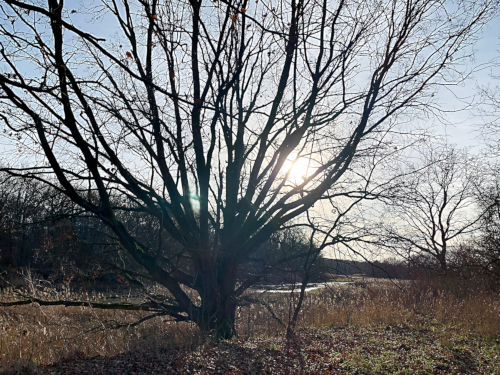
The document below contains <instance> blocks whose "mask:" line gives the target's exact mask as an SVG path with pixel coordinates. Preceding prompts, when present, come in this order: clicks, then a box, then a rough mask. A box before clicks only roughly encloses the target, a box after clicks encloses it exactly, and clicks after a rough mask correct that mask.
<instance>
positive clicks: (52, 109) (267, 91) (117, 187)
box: [0, 0, 496, 337]
mask: <svg viewBox="0 0 500 375" xmlns="http://www.w3.org/2000/svg"><path fill="white" fill-rule="evenodd" d="M495 6H496V2H495V1H489V0H485V1H459V2H457V3H453V4H451V5H450V4H448V2H447V1H431V0H409V1H406V2H400V1H387V2H378V1H357V2H354V1H344V0H340V1H329V0H325V1H322V2H317V1H304V0H290V1H281V0H280V1H274V2H269V3H263V2H258V1H257V2H255V3H253V2H248V1H247V0H242V1H236V2H227V1H223V0H220V1H212V2H207V3H205V2H202V1H201V0H191V1H189V2H187V1H177V0H173V1H158V0H149V1H146V0H137V1H132V0H130V1H129V0H122V1H117V0H103V1H102V3H101V4H100V5H99V6H98V7H95V8H92V9H71V8H66V7H65V5H64V2H63V1H62V0H61V1H57V0H47V1H46V2H45V3H44V2H43V1H17V0H5V1H4V2H3V3H2V4H1V5H0V9H1V12H2V21H1V24H0V53H1V55H2V60H3V61H2V63H1V69H2V74H0V103H1V104H0V106H1V119H2V120H3V123H4V126H5V129H6V131H7V134H10V133H11V135H10V138H9V139H11V141H12V144H14V143H16V144H17V149H12V150H11V149H9V150H11V151H12V157H10V158H8V164H7V166H6V167H4V168H2V170H4V171H7V172H8V173H10V174H11V175H15V176H23V177H27V178H34V179H38V180H40V181H44V182H46V183H47V184H51V185H53V186H54V187H55V188H57V189H59V191H60V192H61V193H63V194H65V195H67V196H68V197H70V198H71V199H72V200H73V202H75V203H76V204H78V205H79V206H80V207H82V208H83V209H84V210H86V211H88V212H89V213H91V214H93V215H95V216H96V217H98V218H99V219H100V220H102V221H103V222H104V223H105V224H106V225H107V226H108V227H109V228H110V230H111V232H112V233H113V235H114V237H115V239H116V241H118V242H119V243H120V244H121V246H122V248H123V251H124V252H126V253H127V254H128V255H129V256H130V257H131V258H133V259H134V260H135V262H136V263H137V264H138V265H139V266H140V267H142V273H141V274H140V275H142V277H144V278H148V279H149V280H151V281H153V282H156V283H159V284H161V285H163V286H164V287H165V288H167V289H168V290H169V292H170V293H171V297H169V298H164V299H160V298H159V297H158V298H156V297H155V298H156V299H155V298H153V296H152V297H151V298H152V302H151V303H150V304H149V305H147V306H142V308H143V309H144V310H150V311H153V312H154V314H153V315H155V314H156V315H158V314H164V315H171V316H173V317H174V318H175V319H178V320H190V321H194V322H196V324H197V325H198V326H199V327H200V328H201V329H202V330H205V331H209V330H214V331H215V332H217V335H218V336H219V337H230V336H232V335H233V334H234V319H235V311H236V306H237V304H238V299H239V298H240V296H241V295H242V293H244V291H245V290H246V289H247V288H249V287H250V286H251V285H252V284H253V283H255V282H257V281H258V280H259V279H260V278H261V277H262V275H252V276H251V277H249V278H248V279H246V280H243V281H241V282H237V275H238V270H239V267H240V266H241V265H242V264H243V263H245V262H247V261H248V259H249V257H250V256H251V254H252V253H253V252H254V251H256V249H258V247H259V246H260V245H261V244H263V243H264V242H265V241H266V240H268V239H269V238H270V236H271V235H272V234H273V233H274V232H275V231H276V230H278V229H279V228H280V227H282V226H283V225H284V224H286V223H290V222H291V221H293V220H297V219H298V218H300V217H301V215H303V214H304V213H305V212H306V211H307V210H309V209H310V208H311V207H312V206H313V205H314V204H315V203H316V202H318V201H319V200H321V199H323V198H326V199H328V198H329V191H331V189H334V188H335V187H336V186H345V185H346V184H348V181H349V179H350V178H353V176H356V171H355V170H354V169H353V168H352V167H353V166H354V165H355V163H356V162H357V163H360V161H361V159H362V158H363V157H364V156H366V155H369V154H370V153H371V152H372V151H373V149H374V148H376V147H378V145H379V144H380V142H382V140H383V138H384V136H385V134H386V133H387V132H388V131H389V130H390V129H391V128H393V127H394V126H396V125H397V122H398V119H403V120H404V119H405V118H404V116H412V117H411V118H413V117H414V116H415V115H416V114H418V113H419V112H420V111H426V110H432V106H429V100H430V98H431V97H432V96H433V93H434V92H435V89H436V88H437V86H438V85H441V84H447V85H450V84H453V83H456V82H458V81H460V80H461V79H462V78H463V75H462V74H461V73H460V72H459V70H458V69H457V68H458V67H459V65H458V63H460V61H461V60H462V59H464V58H466V57H468V55H469V52H468V51H469V49H468V47H469V46H470V45H471V44H472V43H473V42H474V35H475V34H476V33H477V31H478V30H480V29H481V27H482V26H483V25H484V23H485V22H487V21H488V20H489V19H490V18H491V17H492V16H493V14H494V12H496V9H495ZM89 16H90V17H94V18H95V19H101V20H102V21H103V23H105V24H106V27H104V26H103V27H102V30H101V29H100V28H99V27H96V26H95V25H94V24H87V23H85V21H86V20H87V19H86V17H89ZM110 28H112V29H113V31H112V32H110V31H109V29H110ZM402 116H403V117H402ZM408 118H409V117H406V119H408ZM403 122H404V121H403ZM300 165H302V167H300V168H299V166H300ZM299 169H301V171H300V172H299ZM339 184H340V185H339ZM342 184H343V185H342ZM89 191H90V193H89ZM113 196H125V197H127V199H128V201H129V203H128V204H126V205H125V207H124V205H121V206H117V205H115V204H113V199H112V197H113ZM125 209H133V210H136V211H142V212H144V213H145V214H147V215H150V216H151V217H153V218H154V219H155V220H156V221H157V223H158V228H159V229H158V237H159V238H161V236H162V233H168V234H169V235H170V236H171V238H173V239H174V240H175V241H176V243H177V246H171V247H168V248H166V247H164V246H160V245H159V246H158V247H156V248H151V247H148V246H146V245H145V244H144V243H142V242H141V241H139V240H138V239H137V238H134V236H132V235H131V233H130V232H129V231H127V228H126V227H125V226H124V225H123V223H122V222H121V221H120V220H119V215H118V213H119V212H120V211H121V210H125ZM159 242H160V243H161V240H159ZM123 272H124V273H126V272H127V270H123ZM127 275H128V276H129V277H132V276H134V275H132V274H131V273H128V274H127ZM188 289H191V290H194V291H195V292H196V293H194V294H192V293H188V292H187V290H188ZM193 295H197V296H198V297H199V300H200V301H201V302H197V301H198V299H197V298H196V297H193V298H191V296H193ZM94 306H95V307H102V308H106V306H105V304H100V305H99V306H98V305H97V304H96V305H94ZM130 308H132V307H130ZM153 315H152V316H153Z"/></svg>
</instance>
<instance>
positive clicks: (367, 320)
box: [0, 280, 500, 374]
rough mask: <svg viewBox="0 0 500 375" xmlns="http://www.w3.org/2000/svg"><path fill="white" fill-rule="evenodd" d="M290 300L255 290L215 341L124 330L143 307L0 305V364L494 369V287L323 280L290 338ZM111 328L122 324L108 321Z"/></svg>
mask: <svg viewBox="0 0 500 375" xmlns="http://www.w3.org/2000/svg"><path fill="white" fill-rule="evenodd" d="M8 298H9V295H8V294H5V295H4V296H3V297H2V300H5V299H8ZM97 298H99V296H97V295H96V296H95V299H97ZM294 298H296V295H294V296H292V295H290V294H283V293H279V294H272V293H271V294H267V295H264V296H261V300H262V301H264V303H263V304H258V303H254V304H251V305H248V306H244V307H241V308H240V310H239V312H238V321H237V330H238V333H239V338H238V339H235V340H233V341H230V342H225V343H223V344H213V343H211V342H210V341H209V340H207V338H204V337H200V335H199V333H198V330H197V329H196V327H195V326H193V325H190V324H187V323H175V322H171V321H169V319H168V318H164V317H163V318H155V319H151V320H148V321H147V322H145V323H143V324H140V325H137V326H126V323H130V324H133V323H134V322H136V321H137V320H138V319H140V318H143V317H144V316H146V314H147V313H146V312H142V311H138V312H127V311H118V310H113V311H99V310H97V309H93V308H91V307H90V304H88V305H84V306H81V307H67V308H64V307H57V306H53V307H37V306H35V305H33V304H32V305H24V306H17V307H0V322H1V323H0V324H1V337H0V370H3V371H8V372H9V373H30V372H32V373H34V372H38V373H168V372H169V371H170V372H171V371H173V372H172V373H183V372H184V373H199V374H202V373H203V374H211V373H219V372H218V371H219V370H220V371H222V370H224V371H229V372H228V373H266V372H268V373H280V372H283V373H318V374H323V373H339V374H340V373H346V374H351V373H352V374H355V373H358V374H365V373H366V374H372V373H381V374H384V373H403V374H404V373H407V374H413V373H422V374H425V373H453V372H458V373H470V374H476V373H485V374H500V343H499V342H500V341H499V339H500V297H499V296H498V294H497V293H489V292H486V291H483V290H482V289H481V288H477V289H475V288H472V287H471V288H465V289H464V288H456V287H454V286H453V285H451V287H450V285H446V283H442V282H439V281H436V280H420V281H401V282H397V283H396V282H389V281H387V280H372V281H359V282H356V283H353V284H348V285H342V286H335V287H331V288H325V289H323V290H319V291H314V292H310V293H308V294H307V296H306V300H305V303H304V308H303V309H302V312H301V316H300V321H299V325H298V327H299V328H298V329H297V332H296V335H295V336H294V337H292V338H287V337H285V335H283V332H285V331H286V324H287V322H288V317H289V315H290V313H291V308H292V307H293V302H294V301H293V299H294ZM118 324H120V325H124V324H125V327H123V328H119V329H113V328H112V327H114V326H116V325H118ZM203 357H205V360H204V359H203ZM141 358H142V359H141ZM147 358H149V359H148V360H145V359H147ZM68 359H69V360H68ZM52 363H57V365H54V366H52V367H51V366H48V367H44V365H49V364H52ZM125 365H126V366H128V367H126V368H123V366H125ZM141 366H143V367H144V366H146V367H144V368H142V367H141ZM147 366H153V367H147ZM231 366H232V367H231ZM131 368H134V369H135V368H137V369H135V370H131ZM78 369H82V371H81V372H79V370H78ZM90 369H93V370H92V371H90ZM94 370H95V371H94ZM222 373H224V372H222Z"/></svg>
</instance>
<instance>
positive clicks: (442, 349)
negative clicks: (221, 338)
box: [10, 322, 500, 375]
mask: <svg viewBox="0 0 500 375" xmlns="http://www.w3.org/2000/svg"><path fill="white" fill-rule="evenodd" d="M422 327H425V328H422ZM19 370H21V368H20V367H18V368H17V371H19ZM10 373H11V374H12V373H15V372H12V371H11V372H10ZM21 373H22V372H21ZM26 373H27V372H26ZM30 373H37V374H130V375H132V374H200V375H201V374H203V375H209V374H450V373H459V374H500V343H499V342H498V340H494V339H491V338H489V339H486V338H482V337H481V336H478V335H475V334H472V333H471V334H465V333H464V332H462V331H461V329H460V327H455V328H450V327H446V326H443V325H441V324H439V323H437V322H436V323H434V324H432V322H431V323H430V324H429V322H427V324H426V325H425V326H421V327H419V326H407V325H404V324H403V325H396V326H386V327H383V326H378V327H353V326H345V327H340V328H331V327H327V328H321V329H319V328H304V329H300V330H298V331H297V333H296V335H295V338H294V339H293V340H287V339H286V337H285V336H284V335H278V336H276V337H256V338H250V339H235V340H232V341H226V342H223V343H219V344H209V343H206V344H202V345H199V346H198V347H196V348H191V349H190V348H188V347H181V348H170V349H163V350H162V349H155V350H151V349H145V348H144V349H139V350H135V351H132V352H129V353H125V354H121V355H118V356H115V357H93V358H83V356H79V355H75V356H73V357H71V358H67V359H66V360H63V361H60V362H58V363H55V364H52V365H49V366H43V367H42V366H40V367H38V368H36V369H35V370H34V371H30Z"/></svg>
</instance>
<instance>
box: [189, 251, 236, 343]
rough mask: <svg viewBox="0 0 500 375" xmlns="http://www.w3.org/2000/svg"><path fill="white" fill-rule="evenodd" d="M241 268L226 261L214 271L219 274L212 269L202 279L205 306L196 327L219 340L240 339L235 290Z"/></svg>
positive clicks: (222, 261)
mask: <svg viewBox="0 0 500 375" xmlns="http://www.w3.org/2000/svg"><path fill="white" fill-rule="evenodd" d="M238 266H239V265H238V264H237V263H235V262H234V261H228V260H227V259H222V260H220V261H219V264H218V265H217V267H214V269H215V270H217V273H216V274H213V273H212V272H213V270H214V269H211V270H210V269H208V270H207V272H205V273H204V274H203V276H202V277H200V280H201V283H200V286H199V288H198V293H199V294H200V298H201V306H200V310H199V314H198V317H197V319H196V323H197V325H198V327H199V328H200V330H201V331H202V332H204V333H206V334H210V335H213V336H215V337H216V338H217V339H223V340H225V339H230V338H232V337H233V336H235V335H236V329H235V319H236V307H237V299H236V296H235V286H236V278H237V272H238ZM210 271H212V272H210Z"/></svg>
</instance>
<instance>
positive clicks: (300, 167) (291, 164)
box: [283, 157, 313, 184]
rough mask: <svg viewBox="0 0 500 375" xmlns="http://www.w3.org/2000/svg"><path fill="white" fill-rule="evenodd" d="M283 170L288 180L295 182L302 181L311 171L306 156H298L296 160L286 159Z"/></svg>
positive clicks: (309, 162)
mask: <svg viewBox="0 0 500 375" xmlns="http://www.w3.org/2000/svg"><path fill="white" fill-rule="evenodd" d="M283 170H284V171H285V173H289V174H288V180H289V181H290V182H293V183H295V184H300V183H302V182H303V181H304V180H305V179H306V178H307V177H308V176H310V175H311V174H312V172H313V168H312V166H311V160H310V159H308V158H304V157H301V158H298V159H297V160H293V161H292V160H287V161H286V162H285V164H284V165H283Z"/></svg>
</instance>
